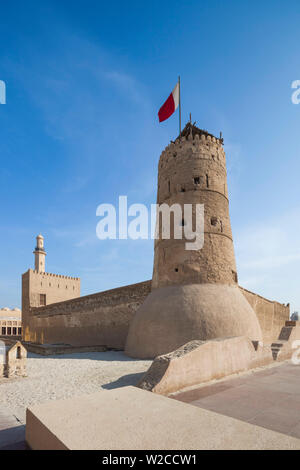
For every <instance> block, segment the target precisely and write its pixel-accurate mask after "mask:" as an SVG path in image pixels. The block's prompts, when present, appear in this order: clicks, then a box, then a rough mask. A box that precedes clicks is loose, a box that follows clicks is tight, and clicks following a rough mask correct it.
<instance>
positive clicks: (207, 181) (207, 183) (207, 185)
mask: <svg viewBox="0 0 300 470" xmlns="http://www.w3.org/2000/svg"><path fill="white" fill-rule="evenodd" d="M206 187H207V188H209V179H208V175H206Z"/></svg>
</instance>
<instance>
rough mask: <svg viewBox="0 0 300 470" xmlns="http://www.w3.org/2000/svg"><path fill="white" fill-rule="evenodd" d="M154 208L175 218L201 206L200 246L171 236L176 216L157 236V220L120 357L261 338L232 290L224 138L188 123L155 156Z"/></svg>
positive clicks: (234, 284) (252, 314) (251, 315)
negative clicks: (148, 280) (147, 287)
mask: <svg viewBox="0 0 300 470" xmlns="http://www.w3.org/2000/svg"><path fill="white" fill-rule="evenodd" d="M157 204H158V208H159V206H160V205H162V204H166V205H168V206H169V208H170V209H171V207H172V206H173V205H174V204H179V205H180V207H181V213H182V214H184V206H185V205H186V204H189V205H192V211H193V214H194V213H195V207H196V205H197V204H203V205H204V244H203V246H202V248H201V249H196V250H187V249H186V241H187V240H186V239H185V238H181V239H180V238H179V239H178V238H176V237H175V236H174V233H175V225H174V224H175V223H178V220H177V219H176V218H175V217H173V219H171V223H170V235H171V236H170V238H169V239H165V238H163V237H162V235H161V232H162V231H161V226H160V225H163V222H161V219H159V218H158V221H157V223H158V224H159V230H158V233H159V237H158V238H157V239H156V240H155V245H154V267H153V278H152V292H151V294H150V295H149V296H148V297H147V298H146V300H145V302H144V303H143V305H142V306H141V307H140V308H139V309H138V310H137V312H136V314H135V317H134V319H133V321H132V323H131V326H130V329H129V334H128V338H127V344H126V353H127V354H128V355H129V356H132V357H139V358H153V357H156V356H158V355H161V354H165V353H169V352H170V351H174V350H175V349H177V348H178V347H180V346H182V345H184V344H185V343H187V342H189V341H192V340H209V339H213V338H219V337H226V336H248V337H249V338H250V339H251V340H255V341H258V340H261V339H262V334H261V329H260V326H259V322H258V319H257V316H256V314H255V312H254V310H253V309H252V307H251V306H250V304H249V303H248V302H247V300H246V299H245V297H244V296H243V295H242V293H241V292H240V289H239V288H238V285H237V271H236V262H235V256H234V248H233V240H232V232H231V224H230V217H229V200H228V190H227V175H226V157H225V152H224V149H223V139H222V138H219V139H218V138H216V137H214V136H213V135H212V134H209V133H208V132H207V131H204V130H201V129H199V128H197V127H196V126H195V125H192V124H191V123H188V124H187V125H186V126H185V128H184V130H183V131H182V133H181V135H180V136H179V137H178V138H177V139H176V140H175V142H171V143H170V144H169V145H168V146H167V147H166V148H165V150H164V151H163V152H162V154H161V157H160V160H159V165H158V191H157ZM158 215H159V214H158ZM160 222H161V224H160ZM168 222H169V221H168ZM185 222H186V221H185V220H184V219H183V220H181V221H180V223H181V225H182V226H184V225H185ZM202 229H203V227H202Z"/></svg>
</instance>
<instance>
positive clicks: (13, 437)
mask: <svg viewBox="0 0 300 470" xmlns="http://www.w3.org/2000/svg"><path fill="white" fill-rule="evenodd" d="M24 449H26V444H25V426H24V425H21V426H15V427H9V428H7V429H1V430H0V450H24Z"/></svg>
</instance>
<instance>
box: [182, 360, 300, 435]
mask: <svg viewBox="0 0 300 470" xmlns="http://www.w3.org/2000/svg"><path fill="white" fill-rule="evenodd" d="M174 398H176V399H177V400H180V401H184V402H186V403H190V404H191V405H194V406H198V407H200V408H205V409H207V410H211V411H215V412H217V413H221V414H223V415H227V416H231V417H232V418H237V419H239V420H241V421H247V422H248V423H252V424H256V425H258V426H262V427H264V428H267V429H271V430H273V431H278V432H281V433H283V434H287V435H289V436H293V437H297V438H299V439H300V365H293V364H292V363H291V362H285V363H283V364H281V365H279V366H277V367H271V368H265V369H263V370H260V371H257V372H254V373H250V374H246V375H244V376H240V377H238V378H234V379H227V380H224V381H219V382H216V383H214V384H211V385H207V386H201V387H199V388H196V389H193V390H190V391H187V392H184V393H180V394H178V395H176V396H175V397H174Z"/></svg>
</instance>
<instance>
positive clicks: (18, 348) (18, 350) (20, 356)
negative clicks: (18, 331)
mask: <svg viewBox="0 0 300 470" xmlns="http://www.w3.org/2000/svg"><path fill="white" fill-rule="evenodd" d="M21 358H22V355H21V346H18V347H17V359H21Z"/></svg>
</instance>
